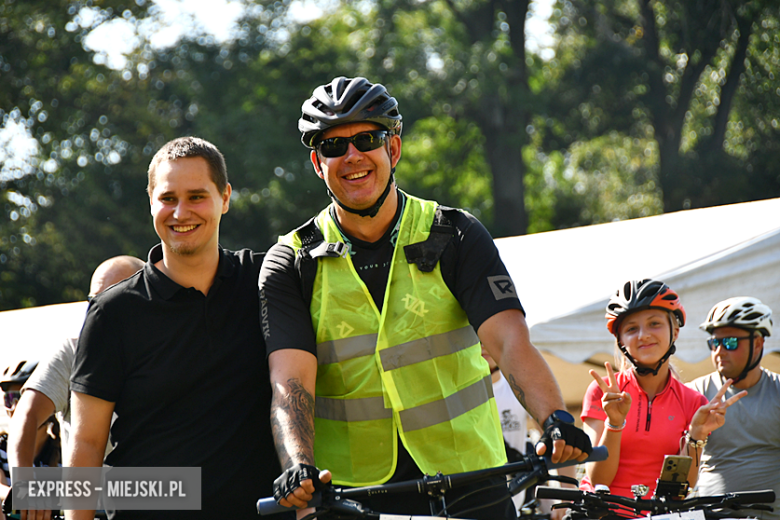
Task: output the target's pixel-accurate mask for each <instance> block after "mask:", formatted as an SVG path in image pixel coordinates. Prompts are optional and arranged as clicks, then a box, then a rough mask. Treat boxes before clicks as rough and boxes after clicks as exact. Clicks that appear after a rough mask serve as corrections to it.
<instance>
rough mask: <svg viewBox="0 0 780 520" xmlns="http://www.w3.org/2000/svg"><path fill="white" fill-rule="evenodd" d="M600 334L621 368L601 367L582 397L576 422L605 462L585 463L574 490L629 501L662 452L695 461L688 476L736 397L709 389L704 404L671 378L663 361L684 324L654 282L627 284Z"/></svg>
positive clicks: (651, 475)
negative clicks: (609, 340)
mask: <svg viewBox="0 0 780 520" xmlns="http://www.w3.org/2000/svg"><path fill="white" fill-rule="evenodd" d="M606 319H607V329H609V331H610V332H611V333H612V334H613V335H614V336H615V342H616V345H617V347H618V349H619V352H620V367H621V370H620V371H619V372H618V373H617V374H616V373H614V372H613V370H612V366H611V365H610V364H609V363H605V365H606V369H607V377H606V378H602V377H601V376H599V375H598V374H597V373H596V372H595V371H594V370H591V371H590V374H591V376H592V377H593V379H594V380H595V381H594V382H592V383H591V384H590V386H589V387H588V390H587V391H586V393H585V397H584V399H583V404H582V416H581V417H582V422H583V424H584V429H585V431H586V432H588V434H589V435H590V436H591V441H592V442H593V444H594V445H598V446H606V447H607V448H608V449H609V458H608V459H607V460H604V461H599V462H594V463H592V464H588V467H587V476H586V478H583V480H582V483H581V487H582V488H583V489H586V490H589V491H592V490H593V489H594V487H595V486H596V485H606V486H609V488H610V491H611V493H612V494H616V495H621V496H628V497H632V496H633V493H632V490H631V487H632V486H635V485H644V486H647V488H648V489H649V490H650V492H651V493H652V492H653V491H654V490H655V487H656V480H657V479H658V476H659V474H660V472H661V467H662V465H663V460H664V456H665V455H678V454H679V455H684V456H690V457H692V458H693V459H695V461H696V464H692V465H691V469H690V471H689V473H688V482H690V483H691V484H692V485H693V484H694V483H695V482H696V478H697V475H698V464H699V460H700V459H701V447H700V446H698V445H697V441H701V440H703V439H706V438H707V436H708V435H709V434H710V433H711V432H712V431H713V430H715V429H717V428H719V427H720V426H722V424H723V421H724V417H725V413H726V409H727V408H728V407H729V406H731V405H733V404H734V403H735V402H736V401H738V400H739V399H740V397H742V395H740V394H737V395H734V396H730V397H729V398H728V399H726V400H723V397H724V392H725V390H726V389H727V388H728V385H726V386H725V388H724V390H723V391H722V392H716V393H715V394H714V395H713V396H712V397H711V399H710V400H709V401H708V400H707V399H706V398H705V397H704V396H703V395H701V394H700V393H699V392H696V391H694V390H692V389H690V388H687V387H686V386H684V385H683V384H682V382H680V380H679V379H678V378H677V375H676V373H675V372H674V370H673V369H672V368H671V366H670V362H669V358H670V357H671V355H672V354H674V351H675V349H676V347H675V345H674V342H675V340H676V339H677V336H678V334H679V331H680V327H682V326H683V325H685V309H684V308H683V306H682V303H681V302H680V298H679V296H678V295H677V293H676V292H675V291H673V290H672V289H671V288H670V287H669V286H668V285H666V284H665V283H663V282H661V281H659V280H650V279H644V280H629V281H628V282H626V283H625V284H623V285H622V286H621V287H620V288H619V289H618V290H617V291H616V292H615V293H614V294H613V295H612V297H611V298H610V299H609V303H608V304H607V313H606Z"/></svg>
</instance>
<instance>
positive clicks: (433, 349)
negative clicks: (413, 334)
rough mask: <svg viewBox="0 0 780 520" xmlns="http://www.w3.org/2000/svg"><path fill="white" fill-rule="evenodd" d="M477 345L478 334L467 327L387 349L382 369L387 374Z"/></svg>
mask: <svg viewBox="0 0 780 520" xmlns="http://www.w3.org/2000/svg"><path fill="white" fill-rule="evenodd" d="M477 343H479V337H478V336H477V333H476V332H474V328H473V327H472V326H471V325H467V326H465V327H463V328H460V329H456V330H451V331H450V332H444V333H442V334H436V335H435V336H429V337H427V338H422V339H416V340H413V341H409V342H406V343H401V344H400V345H396V346H394V347H390V348H386V349H384V350H382V351H381V352H380V353H379V356H380V358H381V359H382V368H383V369H384V370H385V372H387V371H388V370H394V369H396V368H401V367H405V366H407V365H413V364H414V363H420V362H421V361H428V360H429V359H433V358H437V357H439V356H446V355H448V354H454V353H455V352H458V351H459V350H463V349H466V348H469V347H472V346H474V345H476V344H477Z"/></svg>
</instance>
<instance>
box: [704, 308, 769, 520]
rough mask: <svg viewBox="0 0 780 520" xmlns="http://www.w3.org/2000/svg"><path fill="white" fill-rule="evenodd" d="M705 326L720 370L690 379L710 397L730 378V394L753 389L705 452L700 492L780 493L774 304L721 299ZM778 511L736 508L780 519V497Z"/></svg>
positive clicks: (743, 513) (765, 519)
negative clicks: (768, 357)
mask: <svg viewBox="0 0 780 520" xmlns="http://www.w3.org/2000/svg"><path fill="white" fill-rule="evenodd" d="M700 328H701V329H703V330H704V331H706V332H708V333H709V334H710V338H709V339H708V340H707V345H708V346H709V348H710V353H711V356H712V364H713V365H714V366H715V372H712V373H711V374H708V375H706V376H702V377H700V378H698V379H695V380H694V381H691V382H690V383H689V386H691V387H692V388H694V389H696V390H698V391H699V392H701V393H702V394H704V395H705V396H707V397H708V398H710V397H712V396H713V395H715V394H716V393H717V392H718V391H719V390H720V389H721V388H722V387H723V385H724V384H725V383H726V381H727V380H728V379H731V380H733V381H734V383H733V384H732V386H731V388H729V389H728V390H727V391H726V397H727V398H728V397H729V396H730V395H732V394H735V393H737V392H741V391H743V390H747V392H748V393H747V396H746V397H743V398H742V399H740V400H739V402H737V403H735V404H734V406H732V407H731V409H730V410H729V418H728V420H727V421H726V424H725V425H723V427H721V428H720V429H718V430H716V431H714V432H712V434H711V435H710V436H709V439H707V440H706V441H705V442H706V444H705V446H704V451H703V454H702V464H701V472H700V475H699V483H698V486H697V492H698V494H699V495H702V496H704V495H713V494H720V493H729V492H734V491H750V490H761V489H770V488H771V489H774V491H775V494H776V495H777V496H778V497H780V375H779V374H776V373H774V372H771V371H769V370H767V369H765V368H763V367H761V357H762V355H763V352H764V342H765V341H766V338H768V337H769V336H771V334H772V309H770V308H769V307H768V306H767V305H765V304H763V303H762V302H761V300H759V299H757V298H751V297H748V296H737V297H734V298H729V299H727V300H723V301H722V302H719V303H717V304H716V305H715V306H714V307H713V308H712V309H711V310H710V312H709V313H708V314H707V319H706V320H705V321H704V323H702V324H701V325H700ZM772 507H773V508H774V511H773V512H769V511H758V510H753V509H750V510H744V511H734V512H732V514H733V515H734V516H751V517H758V518H761V519H763V520H771V519H775V520H777V519H780V500H776V501H775V502H774V504H772Z"/></svg>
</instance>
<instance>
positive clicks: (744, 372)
mask: <svg viewBox="0 0 780 520" xmlns="http://www.w3.org/2000/svg"><path fill="white" fill-rule="evenodd" d="M755 336H756V331H754V330H751V331H750V350H749V351H748V359H747V363H745V369H744V370H742V373H741V374H739V375H738V376H737V377H735V378H734V379H733V382H732V384H735V383H739V382H740V381H742V380H743V379H745V378H746V377H747V375H748V373H750V371H751V370H753V369H754V368H756V367H757V366H758V365H759V364H761V357H762V356H763V354H764V349H761V353H760V354H759V355H758V357H757V358H756V360H755V361H753V338H755ZM751 361H753V362H752V363H751Z"/></svg>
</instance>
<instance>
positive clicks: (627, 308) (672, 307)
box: [605, 278, 685, 375]
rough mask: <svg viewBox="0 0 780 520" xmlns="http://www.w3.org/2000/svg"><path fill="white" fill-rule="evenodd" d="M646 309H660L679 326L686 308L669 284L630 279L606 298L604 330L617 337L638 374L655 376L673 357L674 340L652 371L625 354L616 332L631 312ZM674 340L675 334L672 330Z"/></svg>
mask: <svg viewBox="0 0 780 520" xmlns="http://www.w3.org/2000/svg"><path fill="white" fill-rule="evenodd" d="M646 309H660V310H664V311H667V312H669V313H670V315H671V316H674V317H675V319H676V320H677V324H678V325H679V326H680V327H682V326H683V325H685V309H684V308H683V306H682V303H680V297H679V296H678V295H677V293H676V292H674V291H673V290H672V289H671V288H669V286H668V285H666V284H665V283H663V282H661V281H658V280H650V279H648V278H646V279H644V280H630V281H628V282H626V283H625V284H623V286H622V287H621V288H620V289H618V291H617V292H616V293H615V294H614V295H613V296H612V297H611V298H610V299H609V303H607V314H606V315H605V318H607V329H609V331H610V332H611V333H612V334H613V335H614V336H615V338H617V342H618V347H619V348H620V351H621V352H622V353H623V355H624V356H626V358H627V359H628V360H629V361H630V362H631V364H632V365H634V368H635V370H636V372H637V373H638V374H639V375H646V374H651V373H652V374H653V375H657V374H658V370H659V369H660V368H661V365H663V364H664V362H665V361H666V360H667V359H669V357H670V356H671V355H672V354H674V352H675V350H677V347H675V345H674V340H673V339H670V341H669V350H667V351H666V354H664V355H663V357H662V358H661V359H660V360H659V361H658V365H657V366H656V367H655V368H654V369H653V368H648V367H640V366H638V365H637V363H636V360H635V359H634V358H633V357H632V356H631V355H630V354H629V353H628V350H626V347H624V346H623V344H622V343H621V342H620V336H619V334H618V331H619V329H620V322H621V321H623V319H624V318H625V317H626V316H628V315H629V314H631V313H634V312H637V311H642V310H646ZM671 333H672V338H674V331H671Z"/></svg>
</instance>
